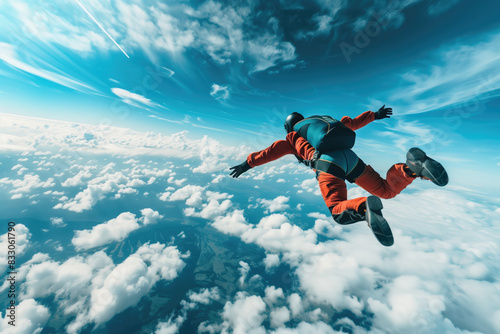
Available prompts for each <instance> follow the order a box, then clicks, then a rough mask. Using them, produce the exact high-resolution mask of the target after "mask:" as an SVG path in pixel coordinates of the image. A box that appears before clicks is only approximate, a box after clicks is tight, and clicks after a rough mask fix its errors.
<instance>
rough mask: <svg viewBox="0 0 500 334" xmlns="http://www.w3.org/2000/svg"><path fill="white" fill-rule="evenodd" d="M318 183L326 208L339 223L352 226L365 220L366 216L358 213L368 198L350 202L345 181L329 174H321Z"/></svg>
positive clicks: (359, 198) (355, 199)
mask: <svg viewBox="0 0 500 334" xmlns="http://www.w3.org/2000/svg"><path fill="white" fill-rule="evenodd" d="M318 183H319V188H320V190H321V194H322V195H323V199H324V200H325V203H326V206H327V207H328V208H329V209H330V211H331V213H332V217H333V219H335V221H336V222H337V223H339V224H351V223H355V222H358V221H361V220H363V219H364V214H360V213H358V210H359V207H360V205H362V204H363V203H364V202H365V201H366V197H358V198H354V199H350V200H348V199H347V187H346V185H345V182H344V180H342V179H340V178H338V177H336V176H333V175H331V174H328V173H320V174H319V176H318Z"/></svg>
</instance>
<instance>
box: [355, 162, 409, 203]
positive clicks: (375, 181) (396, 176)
mask: <svg viewBox="0 0 500 334" xmlns="http://www.w3.org/2000/svg"><path fill="white" fill-rule="evenodd" d="M405 166H406V165H405V164H395V165H394V166H392V167H391V168H390V169H389V171H387V176H386V179H385V180H384V179H383V178H382V177H381V176H380V174H379V173H377V172H376V171H375V170H374V169H373V168H372V167H371V166H369V165H367V166H366V169H365V171H364V172H363V174H361V176H360V177H358V178H357V179H356V180H355V183H356V184H357V185H358V186H360V187H361V188H363V189H365V190H366V191H368V192H369V193H370V194H372V195H375V196H378V197H380V198H385V199H387V198H393V197H394V196H396V195H397V194H399V193H400V192H401V191H403V189H405V188H406V187H407V186H408V185H409V184H410V183H412V182H413V180H415V177H414V176H409V175H408V174H407V173H406V172H405V170H404V168H405Z"/></svg>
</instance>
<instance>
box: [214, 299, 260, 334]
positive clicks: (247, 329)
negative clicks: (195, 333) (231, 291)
mask: <svg viewBox="0 0 500 334" xmlns="http://www.w3.org/2000/svg"><path fill="white" fill-rule="evenodd" d="M265 310H266V303H264V301H263V300H262V298H261V297H259V296H249V295H248V294H247V293H245V292H242V291H239V292H237V293H236V300H235V301H234V303H233V302H230V301H228V302H227V303H226V305H224V312H223V314H222V317H223V319H224V322H223V323H222V330H223V332H228V330H229V328H231V329H232V330H233V332H234V333H254V334H257V333H265V329H264V327H263V326H262V322H263V321H264V319H265V318H266V315H265V314H264V312H265Z"/></svg>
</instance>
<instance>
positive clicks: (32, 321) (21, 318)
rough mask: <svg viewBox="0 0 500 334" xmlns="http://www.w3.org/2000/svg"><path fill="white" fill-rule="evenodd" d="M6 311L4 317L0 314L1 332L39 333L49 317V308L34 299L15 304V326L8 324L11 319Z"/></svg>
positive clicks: (17, 333)
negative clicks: (0, 316)
mask: <svg viewBox="0 0 500 334" xmlns="http://www.w3.org/2000/svg"><path fill="white" fill-rule="evenodd" d="M8 312H9V311H8V310H6V314H5V317H4V316H3V315H2V319H1V320H0V331H1V332H2V333H3V334H39V333H40V332H41V331H42V330H43V328H44V325H45V323H46V322H47V320H48V319H49V317H50V312H49V309H48V308H47V307H45V306H43V305H41V304H39V303H38V302H37V301H36V300H34V299H25V300H23V301H21V302H20V303H19V305H16V312H15V315H14V320H15V321H14V324H15V326H12V325H10V324H9V321H12V319H11V318H9V317H8V316H9V314H8ZM2 313H3V312H2Z"/></svg>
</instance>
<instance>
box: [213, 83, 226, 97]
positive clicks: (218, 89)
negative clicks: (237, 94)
mask: <svg viewBox="0 0 500 334" xmlns="http://www.w3.org/2000/svg"><path fill="white" fill-rule="evenodd" d="M210 95H211V96H212V97H213V98H214V99H216V100H223V101H225V100H227V99H228V98H229V89H228V86H220V85H217V84H215V83H214V84H212V91H211V92H210Z"/></svg>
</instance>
